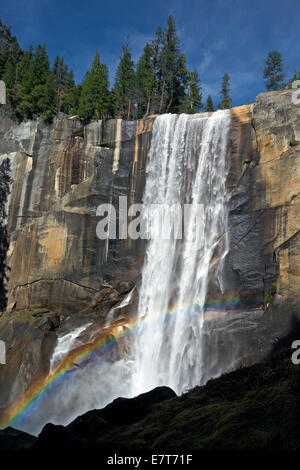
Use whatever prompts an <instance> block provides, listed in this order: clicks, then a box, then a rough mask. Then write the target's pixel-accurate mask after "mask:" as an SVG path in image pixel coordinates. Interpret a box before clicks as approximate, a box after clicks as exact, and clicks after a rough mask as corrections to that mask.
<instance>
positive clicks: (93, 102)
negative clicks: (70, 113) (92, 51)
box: [78, 51, 109, 122]
mask: <svg viewBox="0 0 300 470" xmlns="http://www.w3.org/2000/svg"><path fill="white" fill-rule="evenodd" d="M108 102H109V81H108V70H107V67H106V65H104V64H101V62H100V55H99V52H98V51H97V52H96V55H95V58H94V61H93V64H92V68H91V70H90V71H89V72H87V74H86V76H85V79H84V82H83V84H82V88H81V96H80V99H79V107H78V114H79V116H80V117H81V118H82V119H83V120H84V121H85V122H88V121H90V120H91V119H101V118H102V117H104V116H106V115H107V114H108Z"/></svg>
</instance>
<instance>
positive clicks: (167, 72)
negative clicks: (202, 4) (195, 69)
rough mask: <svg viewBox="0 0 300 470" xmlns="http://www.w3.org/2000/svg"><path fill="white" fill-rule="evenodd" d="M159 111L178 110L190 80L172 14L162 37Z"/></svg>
mask: <svg viewBox="0 0 300 470" xmlns="http://www.w3.org/2000/svg"><path fill="white" fill-rule="evenodd" d="M159 68H160V70H159V77H158V78H159V89H160V103H159V110H158V111H159V113H163V112H166V113H168V112H173V113H175V112H177V111H178V110H179V108H180V106H181V105H182V102H183V100H184V97H185V89H186V85H187V80H188V71H187V68H186V58H185V55H184V54H182V53H181V52H180V49H179V38H178V36H177V32H176V24H175V21H174V18H173V16H172V15H170V16H169V18H168V21H167V28H166V30H165V32H164V33H163V37H162V48H161V53H160V59H159Z"/></svg>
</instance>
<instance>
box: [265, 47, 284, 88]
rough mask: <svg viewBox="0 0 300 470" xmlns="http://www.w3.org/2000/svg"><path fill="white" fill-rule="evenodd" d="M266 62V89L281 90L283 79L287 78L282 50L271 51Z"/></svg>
mask: <svg viewBox="0 0 300 470" xmlns="http://www.w3.org/2000/svg"><path fill="white" fill-rule="evenodd" d="M264 63H265V68H264V71H263V77H264V79H265V85H266V89H267V90H268V91H272V90H273V91H275V90H279V88H281V87H282V84H283V80H284V79H285V74H284V73H283V65H282V58H281V54H280V52H278V51H271V52H269V54H268V55H267V58H266V60H265V62H264Z"/></svg>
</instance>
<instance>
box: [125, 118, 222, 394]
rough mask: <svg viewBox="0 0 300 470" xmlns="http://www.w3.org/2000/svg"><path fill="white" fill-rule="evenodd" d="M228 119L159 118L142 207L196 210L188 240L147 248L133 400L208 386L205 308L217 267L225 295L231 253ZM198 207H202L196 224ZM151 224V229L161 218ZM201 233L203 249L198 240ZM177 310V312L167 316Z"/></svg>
mask: <svg viewBox="0 0 300 470" xmlns="http://www.w3.org/2000/svg"><path fill="white" fill-rule="evenodd" d="M229 125H230V112H229V111H217V112H216V113H213V114H212V115H211V116H210V117H208V116H207V115H203V114H202V115H193V116H187V115H184V114H182V115H180V116H176V115H170V114H169V115H163V116H159V117H158V118H156V120H155V123H154V128H153V137H152V141H151V149H150V155H149V163H148V168H147V180H146V187H145V193H144V201H143V202H144V204H145V206H146V208H147V207H150V205H151V204H169V205H173V204H176V203H179V204H183V203H193V204H194V205H193V209H192V212H191V217H190V220H189V223H188V225H187V227H186V232H185V235H186V238H185V239H183V241H179V240H176V239H175V238H174V237H173V239H172V237H170V239H169V240H162V239H159V238H156V239H155V238H154V239H151V240H150V241H149V242H148V246H147V251H146V257H145V262H144V267H143V272H142V285H141V289H140V294H139V309H138V315H139V325H140V326H139V328H138V332H137V335H136V339H135V347H134V349H135V351H134V357H135V364H134V366H135V369H134V373H133V382H132V394H133V395H137V394H139V393H141V392H145V391H146V390H149V389H152V388H154V387H156V386H158V385H168V386H170V387H171V388H173V389H174V390H175V391H176V392H177V393H179V394H180V393H182V392H183V391H184V390H186V389H189V388H191V387H193V386H195V385H199V384H200V383H201V381H202V376H203V367H204V356H203V354H204V351H203V347H202V342H201V337H202V326H203V317H204V305H205V300H206V295H207V288H208V283H209V279H210V275H211V272H210V265H211V263H212V261H213V259H214V260H218V261H217V262H215V263H214V264H215V268H214V276H215V281H217V282H218V284H219V287H220V290H222V264H223V260H224V257H225V255H226V253H227V250H228V241H227V236H226V227H227V213H228V211H227V204H226V202H227V192H226V185H225V183H226V178H227V164H226V153H227V141H228V131H229ZM196 204H203V208H204V211H203V217H202V220H197V212H196V210H195V207H196V206H195V205H196ZM148 214H150V216H148V219H147V221H146V222H147V230H148V233H151V228H152V227H153V225H154V224H155V220H154V217H155V214H154V215H153V218H151V211H149V212H148ZM195 231H196V232H197V231H199V233H198V235H199V236H198V249H197V250H195V248H194V246H193V245H192V243H191V241H190V240H192V238H193V237H192V235H194V236H195ZM172 306H175V308H176V311H177V313H172V314H169V315H168V314H166V313H167V312H168V311H169V309H170V308H171V307H172Z"/></svg>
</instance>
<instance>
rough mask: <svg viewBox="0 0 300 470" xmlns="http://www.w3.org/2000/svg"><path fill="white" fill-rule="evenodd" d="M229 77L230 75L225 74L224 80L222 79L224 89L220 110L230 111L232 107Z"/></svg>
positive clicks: (222, 90)
mask: <svg viewBox="0 0 300 470" xmlns="http://www.w3.org/2000/svg"><path fill="white" fill-rule="evenodd" d="M229 80H230V78H229V75H228V73H224V75H223V78H222V89H221V92H220V93H221V95H222V97H223V99H222V101H221V103H220V104H219V106H218V107H219V109H228V108H230V106H231V101H232V99H231V97H230V96H229V93H230V88H229Z"/></svg>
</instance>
